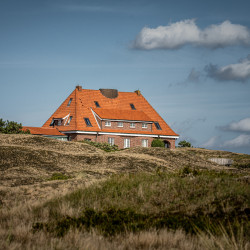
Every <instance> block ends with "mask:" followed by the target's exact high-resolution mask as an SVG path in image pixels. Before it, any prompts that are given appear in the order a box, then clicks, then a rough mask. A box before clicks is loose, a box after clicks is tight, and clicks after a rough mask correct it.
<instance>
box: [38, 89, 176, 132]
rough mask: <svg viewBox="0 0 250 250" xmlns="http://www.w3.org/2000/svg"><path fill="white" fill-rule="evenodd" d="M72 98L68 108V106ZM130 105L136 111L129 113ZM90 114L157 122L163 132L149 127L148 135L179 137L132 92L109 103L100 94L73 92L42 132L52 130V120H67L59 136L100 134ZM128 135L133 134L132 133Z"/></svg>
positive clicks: (86, 91) (151, 108)
mask: <svg viewBox="0 0 250 250" xmlns="http://www.w3.org/2000/svg"><path fill="white" fill-rule="evenodd" d="M71 98H72V101H71V104H70V105H69V106H68V103H69V100H70V99H71ZM95 101H98V103H99V105H100V108H97V107H96V105H95ZM131 103H132V104H134V106H135V108H136V110H132V109H131V106H130V104H131ZM92 110H94V111H95V112H96V113H97V114H98V115H99V116H100V117H101V118H107V119H125V120H127V119H129V120H137V121H140V120H142V121H154V122H158V123H159V124H160V126H161V128H162V130H157V129H156V127H155V126H152V131H151V134H154V135H170V136H178V135H177V134H176V133H175V132H174V131H173V130H172V129H171V128H170V127H169V126H168V124H167V123H166V122H165V121H164V120H163V119H162V118H161V116H160V115H159V114H158V113H157V112H156V111H155V110H154V108H153V107H152V106H151V105H150V104H149V103H148V102H147V100H146V99H145V98H144V97H143V95H141V94H138V93H135V92H118V96H117V97H116V98H113V99H111V98H107V97H105V96H104V95H103V94H102V93H101V91H100V90H90V89H81V90H79V89H78V88H76V89H75V90H74V91H73V92H72V93H71V94H70V95H69V96H68V97H67V98H66V100H65V101H64V102H63V103H62V104H61V105H60V107H59V108H58V109H57V110H56V111H55V112H54V113H53V114H52V115H51V117H50V118H49V119H48V120H47V121H46V122H45V123H44V125H43V128H51V127H50V124H51V121H52V119H53V118H58V117H61V118H65V117H66V116H67V118H66V119H65V120H64V122H63V124H64V126H58V127H57V128H58V129H59V130H60V131H61V132H63V131H96V132H100V131H102V130H101V129H100V128H99V126H98V124H97V120H96V119H95V116H94V114H93V111H92ZM111 114H113V115H114V117H111ZM70 116H72V120H71V122H70V124H69V125H66V124H67V120H68V118H69V117H70ZM84 118H89V120H90V122H91V124H92V127H88V126H87V125H86V123H85V121H84ZM116 132H117V130H116ZM119 132H120V133H123V132H124V130H122V129H120V130H119ZM131 133H134V132H133V131H131ZM143 133H145V132H144V131H141V134H143Z"/></svg>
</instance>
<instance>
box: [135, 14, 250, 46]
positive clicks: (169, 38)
mask: <svg viewBox="0 0 250 250" xmlns="http://www.w3.org/2000/svg"><path fill="white" fill-rule="evenodd" d="M186 44H192V45H195V46H202V47H207V48H219V47H226V46H230V45H238V44H241V45H250V31H249V30H248V28H247V27H245V26H242V25H239V24H232V23H231V22H230V21H224V22H223V23H221V24H218V25H211V26H209V27H207V28H205V29H204V30H201V29H200V28H199V27H198V26H197V25H196V23H195V20H194V19H188V20H184V21H180V22H176V23H171V24H169V25H167V26H158V27H157V28H148V27H144V28H143V29H142V30H141V31H140V33H139V34H138V35H137V37H136V39H135V41H134V44H133V47H134V48H136V49H145V50H151V49H178V48H180V47H182V46H184V45H186Z"/></svg>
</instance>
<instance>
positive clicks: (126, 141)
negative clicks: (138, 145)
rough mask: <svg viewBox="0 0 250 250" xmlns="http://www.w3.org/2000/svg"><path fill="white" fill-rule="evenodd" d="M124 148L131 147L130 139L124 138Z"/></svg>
mask: <svg viewBox="0 0 250 250" xmlns="http://www.w3.org/2000/svg"><path fill="white" fill-rule="evenodd" d="M124 148H130V139H124Z"/></svg>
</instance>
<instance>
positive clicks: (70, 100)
mask: <svg viewBox="0 0 250 250" xmlns="http://www.w3.org/2000/svg"><path fill="white" fill-rule="evenodd" d="M72 100H73V98H70V99H69V102H68V105H67V106H68V107H69V106H70V103H71V102H72Z"/></svg>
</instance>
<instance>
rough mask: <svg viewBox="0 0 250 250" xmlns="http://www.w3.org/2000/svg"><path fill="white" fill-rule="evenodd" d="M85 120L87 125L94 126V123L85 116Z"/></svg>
mask: <svg viewBox="0 0 250 250" xmlns="http://www.w3.org/2000/svg"><path fill="white" fill-rule="evenodd" d="M84 121H85V123H86V125H87V127H92V124H91V122H90V120H89V118H84Z"/></svg>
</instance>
